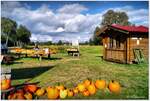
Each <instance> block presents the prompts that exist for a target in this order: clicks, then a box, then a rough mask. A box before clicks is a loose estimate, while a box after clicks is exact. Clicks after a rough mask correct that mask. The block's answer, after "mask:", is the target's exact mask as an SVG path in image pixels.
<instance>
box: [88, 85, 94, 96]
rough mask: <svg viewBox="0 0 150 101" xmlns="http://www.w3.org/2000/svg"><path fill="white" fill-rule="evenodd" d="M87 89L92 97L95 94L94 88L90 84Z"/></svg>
mask: <svg viewBox="0 0 150 101" xmlns="http://www.w3.org/2000/svg"><path fill="white" fill-rule="evenodd" d="M87 89H88V91H89V93H90V94H91V95H93V94H95V93H96V87H95V85H94V83H91V84H90V85H89V86H88V87H87Z"/></svg>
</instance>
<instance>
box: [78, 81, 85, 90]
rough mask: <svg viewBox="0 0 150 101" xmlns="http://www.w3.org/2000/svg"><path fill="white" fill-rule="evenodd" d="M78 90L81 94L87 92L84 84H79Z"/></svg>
mask: <svg viewBox="0 0 150 101" xmlns="http://www.w3.org/2000/svg"><path fill="white" fill-rule="evenodd" d="M78 90H79V91H80V92H83V91H85V86H84V84H82V83H80V84H78Z"/></svg>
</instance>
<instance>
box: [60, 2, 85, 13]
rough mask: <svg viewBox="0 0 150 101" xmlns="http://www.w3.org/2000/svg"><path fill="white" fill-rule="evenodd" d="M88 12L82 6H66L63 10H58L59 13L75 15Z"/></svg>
mask: <svg viewBox="0 0 150 101" xmlns="http://www.w3.org/2000/svg"><path fill="white" fill-rule="evenodd" d="M86 10H88V9H87V8H86V7H84V6H83V5H80V4H66V5H64V6H63V7H62V8H60V9H58V10H57V12H58V13H66V14H74V13H77V14H78V13H80V12H82V11H86Z"/></svg>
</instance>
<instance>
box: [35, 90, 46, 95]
mask: <svg viewBox="0 0 150 101" xmlns="http://www.w3.org/2000/svg"><path fill="white" fill-rule="evenodd" d="M44 93H45V90H44V89H43V88H39V89H38V90H37V91H36V93H35V94H36V95H37V96H42V95H44Z"/></svg>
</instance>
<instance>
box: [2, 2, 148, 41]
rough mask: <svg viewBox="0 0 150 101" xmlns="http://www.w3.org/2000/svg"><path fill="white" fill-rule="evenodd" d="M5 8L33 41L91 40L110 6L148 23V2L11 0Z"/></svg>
mask: <svg viewBox="0 0 150 101" xmlns="http://www.w3.org/2000/svg"><path fill="white" fill-rule="evenodd" d="M1 7H2V9H1V10H2V12H1V15H2V16H4V17H9V18H11V19H13V20H15V21H17V23H19V24H22V25H25V26H26V27H27V28H28V29H29V30H30V31H31V32H32V37H31V40H32V41H58V40H64V41H72V40H73V39H75V38H77V39H79V41H80V42H83V41H88V40H89V38H91V37H92V35H93V32H94V29H95V27H96V26H100V23H101V21H102V15H103V14H104V13H106V12H107V11H108V10H109V9H112V10H114V11H121V12H122V11H123V12H126V13H127V14H128V16H129V21H130V22H131V23H134V24H136V25H144V26H148V10H149V9H148V2H146V1H76V2H75V1H72V2H71V1H65V2H63V1H59V2H58V1H55V2H54V1H53V2H52V1H22V2H17V1H16V2H10V1H9V2H2V5H1Z"/></svg>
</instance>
